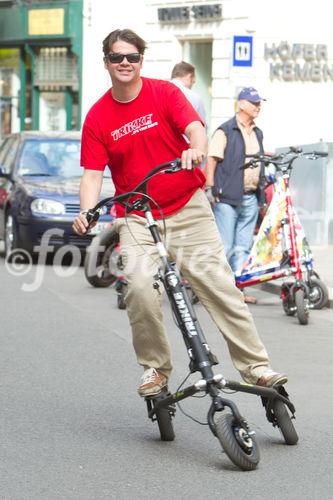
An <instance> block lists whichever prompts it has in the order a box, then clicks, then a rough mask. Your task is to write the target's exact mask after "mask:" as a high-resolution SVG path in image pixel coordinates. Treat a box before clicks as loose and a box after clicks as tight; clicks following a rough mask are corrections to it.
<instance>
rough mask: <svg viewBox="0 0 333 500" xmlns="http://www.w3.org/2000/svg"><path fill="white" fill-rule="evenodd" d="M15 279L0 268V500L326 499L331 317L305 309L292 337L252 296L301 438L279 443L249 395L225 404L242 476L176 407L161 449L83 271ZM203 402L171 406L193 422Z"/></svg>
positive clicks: (116, 323) (285, 321)
mask: <svg viewBox="0 0 333 500" xmlns="http://www.w3.org/2000/svg"><path fill="white" fill-rule="evenodd" d="M23 271H28V269H27V268H25V267H24V268H22V269H21V275H20V276H18V275H16V276H14V275H13V270H12V269H11V270H9V269H7V268H6V267H5V266H4V261H3V259H0V283H1V287H0V311H1V312H0V331H1V349H0V366H1V379H0V397H1V406H0V433H1V434H0V499H1V500H26V499H29V500H30V499H31V500H40V499H41V500H53V499H54V500H55V499H57V500H58V499H64V500H72V499H73V500H74V499H80V500H102V499H138V500H141V499H148V500H149V499H153V498H154V499H161V500H164V499H169V498H174V499H199V498H200V499H201V498H207V499H215V498H216V499H219V498H223V499H225V500H229V499H234V498H236V499H238V500H243V499H244V500H245V499H249V498H251V499H252V500H253V499H254V500H257V499H258V500H263V499H270V500H275V499H276V500H284V499H286V500H287V499H288V500H293V499H295V500H296V499H297V500H298V499H300V498H302V499H312V500H314V499H321V500H326V499H329V498H332V489H333V475H332V472H331V471H332V466H333V458H332V437H333V436H332V434H333V432H332V410H333V404H332V389H331V381H332V380H333V373H332V372H333V368H332V366H333V364H332V352H333V350H332V347H333V310H332V309H325V310H322V311H312V312H311V318H310V323H309V325H307V326H300V325H299V324H298V322H297V319H296V318H290V317H287V316H285V315H284V313H283V311H282V307H281V304H280V301H279V298H278V297H277V296H275V295H270V294H267V293H264V292H262V291H259V290H254V293H255V294H256V295H257V297H258V298H259V304H258V305H256V306H251V310H252V312H253V314H254V316H255V320H256V324H257V326H258V329H259V332H260V334H261V336H262V338H263V340H264V342H265V344H266V347H267V349H268V351H269V353H270V355H271V359H272V363H273V367H274V368H275V369H277V370H282V371H286V372H287V373H288V375H289V378H290V381H289V383H288V385H287V388H288V391H289V393H290V395H291V398H292V400H293V402H294V404H295V406H296V410H297V411H296V421H294V422H295V426H296V428H297V432H298V434H299V438H300V439H299V444H298V445H297V446H286V445H285V444H284V442H283V440H282V437H281V435H280V433H279V431H278V430H277V429H275V428H273V427H272V426H271V425H270V424H269V423H268V422H267V420H266V418H265V414H264V410H263V408H262V406H261V401H260V399H259V398H258V397H257V396H253V395H247V394H235V395H233V396H231V397H232V399H233V401H235V402H236V403H237V405H238V407H239V409H240V410H241V412H242V413H243V414H244V415H245V416H246V417H247V419H248V420H249V422H250V424H251V427H252V428H253V429H254V430H255V432H256V437H257V441H258V443H259V446H260V452H261V461H260V464H259V467H258V469H257V470H255V471H252V472H242V471H240V470H238V469H237V468H236V467H235V466H234V465H233V464H232V463H231V462H230V460H229V459H228V457H227V456H226V455H225V454H223V453H222V451H221V447H220V445H219V442H218V441H217V439H216V438H215V437H214V436H213V435H212V433H211V432H210V431H209V429H208V427H207V426H203V425H199V424H197V423H195V422H193V421H192V420H190V419H189V418H188V417H186V416H184V415H183V414H182V413H181V411H180V410H179V409H178V410H177V414H176V418H175V421H174V425H175V432H176V439H175V441H174V442H161V441H160V439H159V433H158V428H157V424H156V423H152V422H151V421H150V420H148V418H147V416H146V408H145V404H144V402H143V401H142V400H141V399H140V398H139V397H138V396H137V394H136V389H137V385H138V381H139V378H140V376H141V368H139V367H138V366H137V364H136V360H135V357H134V354H133V350H132V345H131V336H130V332H129V326H128V320H127V316H126V312H124V311H119V310H118V309H117V308H116V295H115V291H114V290H113V289H93V288H92V287H91V286H90V285H89V284H88V283H87V282H86V281H85V278H84V276H83V271H82V268H81V269H77V270H76V272H75V273H74V274H72V276H69V274H70V273H71V272H72V270H71V269H70V268H59V267H58V268H55V267H53V266H50V265H49V266H47V267H45V268H44V267H37V266H34V267H33V268H32V269H31V270H30V271H28V272H27V273H26V274H24V275H23V274H22V272H23ZM16 274H18V271H16ZM61 274H63V276H61ZM36 276H37V278H36ZM197 311H198V315H199V317H200V320H201V322H202V326H203V327H204V330H205V332H206V335H207V340H208V342H209V343H210V344H211V347H212V349H213V351H214V352H215V354H217V355H218V357H219V359H220V361H221V366H220V367H219V369H218V371H222V373H223V374H224V375H225V377H226V378H231V379H236V380H239V377H238V374H237V373H236V371H235V369H234V368H233V366H232V365H231V363H230V360H229V356H228V353H227V351H226V346H225V342H224V341H223V339H222V338H221V336H220V335H219V334H218V332H217V331H216V329H215V327H214V325H213V324H212V323H211V321H210V319H209V318H208V316H207V315H206V313H205V312H204V311H203V309H202V308H201V306H198V307H197ZM166 323H167V327H168V331H169V335H170V339H171V343H172V347H173V352H174V365H175V369H174V373H173V377H172V380H171V388H173V389H175V388H176V387H177V386H178V384H179V383H180V382H181V380H182V379H183V378H184V377H185V376H186V375H187V367H188V360H187V355H186V352H185V348H184V346H183V343H182V340H181V338H180V336H179V335H178V332H177V329H176V327H175V326H174V323H173V320H172V317H171V314H170V312H169V310H168V309H167V307H166ZM197 378H199V377H196V376H195V377H194V379H197ZM209 404H210V402H209V400H208V398H202V399H194V398H190V399H188V400H186V401H184V402H183V403H182V408H183V409H184V410H185V411H186V412H188V413H190V414H191V415H192V416H194V417H195V418H197V419H199V420H201V421H205V415H206V412H207V410H208V407H209Z"/></svg>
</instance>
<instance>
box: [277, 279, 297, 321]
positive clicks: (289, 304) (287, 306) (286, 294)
mask: <svg viewBox="0 0 333 500" xmlns="http://www.w3.org/2000/svg"><path fill="white" fill-rule="evenodd" d="M291 286H292V285H291V284H290V283H283V285H282V286H281V294H280V295H281V297H283V299H282V307H283V310H284V312H285V314H286V315H287V316H294V315H295V314H296V307H295V304H294V303H293V301H292V300H291V297H290V289H291ZM291 308H293V310H291Z"/></svg>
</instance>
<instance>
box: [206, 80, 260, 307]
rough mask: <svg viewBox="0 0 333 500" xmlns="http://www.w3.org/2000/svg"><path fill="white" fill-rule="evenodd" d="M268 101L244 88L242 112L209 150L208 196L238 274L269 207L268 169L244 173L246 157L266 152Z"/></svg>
mask: <svg viewBox="0 0 333 500" xmlns="http://www.w3.org/2000/svg"><path fill="white" fill-rule="evenodd" d="M264 100H265V99H263V98H262V97H261V96H260V95H259V93H258V91H257V90H256V89H254V88H253V87H246V88H243V90H242V91H241V92H240V93H239V95H238V112H237V113H236V114H235V116H234V117H233V118H231V119H230V120H228V121H226V122H225V123H222V125H220V126H219V127H218V129H217V130H216V131H215V133H214V135H213V137H212V139H211V143H210V146H209V149H208V159H207V166H206V177H207V182H206V192H207V195H208V198H209V199H210V201H211V203H212V205H213V211H214V214H215V219H216V223H217V226H218V228H219V231H220V234H221V238H222V241H223V244H224V248H225V252H226V255H227V258H228V261H229V263H230V266H231V268H232V270H233V271H234V272H236V271H238V270H240V269H241V268H242V266H243V264H244V262H245V261H246V259H247V257H248V255H249V253H250V249H251V246H252V242H253V235H254V230H255V226H256V222H257V218H258V211H259V206H260V205H262V204H263V203H264V202H265V193H264V186H263V184H262V182H261V179H262V178H263V175H262V174H263V171H262V170H263V168H264V165H263V164H262V165H258V167H256V168H247V169H244V168H243V166H244V164H245V162H246V155H252V154H256V153H263V152H264V147H263V133H262V131H261V130H260V129H259V128H258V127H257V126H256V124H255V119H256V118H257V116H258V115H259V113H260V109H261V102H262V101H264ZM244 300H245V302H247V303H251V304H254V303H256V299H255V297H253V296H251V295H246V294H244Z"/></svg>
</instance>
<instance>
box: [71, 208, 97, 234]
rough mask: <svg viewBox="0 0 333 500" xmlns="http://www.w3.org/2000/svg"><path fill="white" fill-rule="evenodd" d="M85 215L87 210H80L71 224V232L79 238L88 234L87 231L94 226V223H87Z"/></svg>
mask: <svg viewBox="0 0 333 500" xmlns="http://www.w3.org/2000/svg"><path fill="white" fill-rule="evenodd" d="M87 213H88V209H84V210H81V212H80V213H79V215H78V216H77V217H75V219H74V222H73V226H72V227H73V231H74V232H75V233H76V234H79V235H80V236H83V235H84V234H86V233H87V232H88V230H89V229H91V228H92V227H94V226H96V224H97V221H96V222H90V223H89V222H88V221H87Z"/></svg>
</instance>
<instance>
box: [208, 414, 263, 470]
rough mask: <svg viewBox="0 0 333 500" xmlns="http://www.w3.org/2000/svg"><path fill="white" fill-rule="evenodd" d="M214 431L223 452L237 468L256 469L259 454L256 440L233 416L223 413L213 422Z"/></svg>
mask: <svg viewBox="0 0 333 500" xmlns="http://www.w3.org/2000/svg"><path fill="white" fill-rule="evenodd" d="M215 431H216V435H217V438H218V440H219V441H220V444H221V446H222V448H223V450H224V451H225V453H226V454H227V455H228V457H229V458H230V460H231V461H232V462H233V463H234V464H235V465H237V467H239V468H240V469H242V470H254V469H255V468H256V467H257V465H258V463H259V460H260V453H259V448H258V445H257V443H256V440H255V438H254V436H253V435H249V431H246V430H245V429H244V428H243V427H242V426H241V425H240V424H239V423H238V422H237V420H236V418H235V417H234V415H232V414H231V413H227V412H225V411H223V412H222V413H221V414H220V415H219V417H218V418H217V419H216V421H215Z"/></svg>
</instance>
